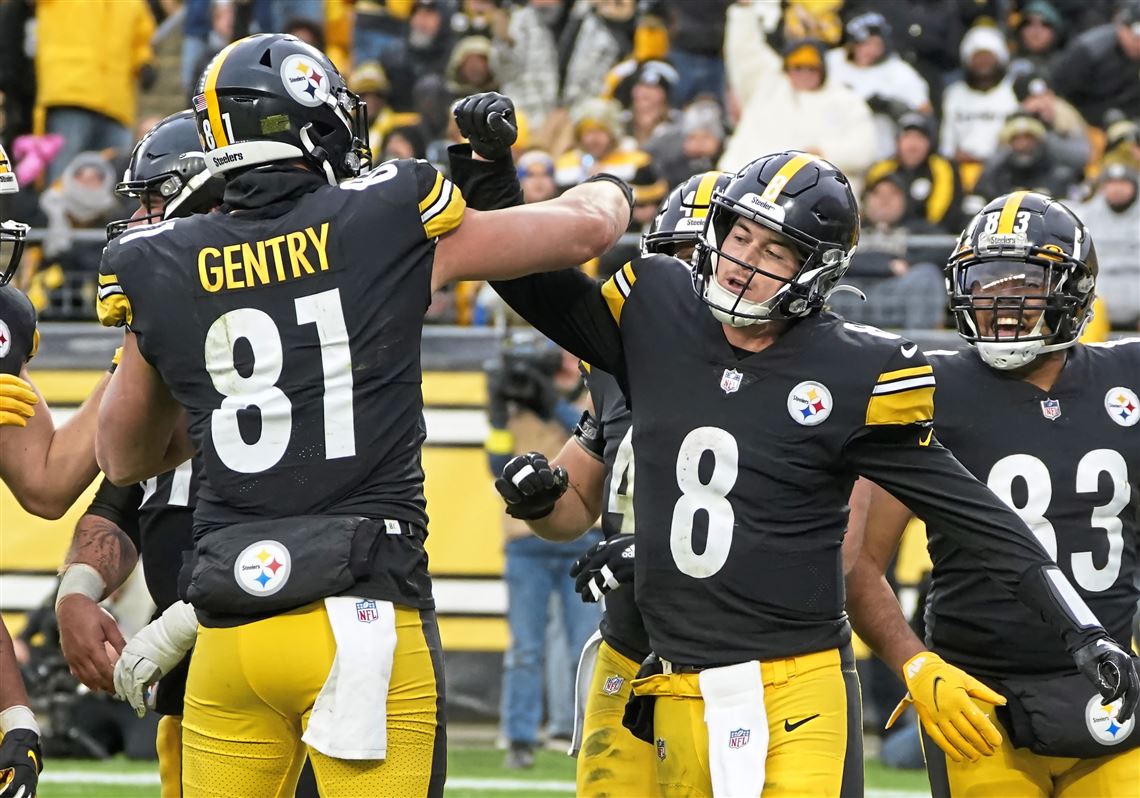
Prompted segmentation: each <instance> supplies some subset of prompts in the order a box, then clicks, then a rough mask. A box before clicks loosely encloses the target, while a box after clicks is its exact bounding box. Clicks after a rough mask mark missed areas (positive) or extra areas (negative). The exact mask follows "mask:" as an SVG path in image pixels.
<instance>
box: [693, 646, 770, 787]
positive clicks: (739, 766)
mask: <svg viewBox="0 0 1140 798" xmlns="http://www.w3.org/2000/svg"><path fill="white" fill-rule="evenodd" d="M699 678H700V687H701V697H702V698H703V699H704V701H705V725H706V726H707V727H708V731H709V772H710V775H711V776H712V788H713V796H714V798H760V794H761V793H762V792H763V791H764V761H765V760H766V759H767V758H768V715H767V713H766V712H765V711H764V681H763V679H762V678H761V676H760V663H759V662H756V661H752V662H742V663H740V664H739V665H729V666H727V667H725V668H709V669H707V670H703V671H701V672H700V674H699Z"/></svg>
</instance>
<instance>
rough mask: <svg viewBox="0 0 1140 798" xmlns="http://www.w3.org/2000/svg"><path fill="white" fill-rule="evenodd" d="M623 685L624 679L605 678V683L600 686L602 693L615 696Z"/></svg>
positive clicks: (615, 677) (618, 677) (616, 677)
mask: <svg viewBox="0 0 1140 798" xmlns="http://www.w3.org/2000/svg"><path fill="white" fill-rule="evenodd" d="M623 684H625V679H623V678H622V677H620V676H607V677H606V683H605V684H603V685H602V692H603V693H605V694H606V695H617V693H618V691H619V690H621V686H622V685H623Z"/></svg>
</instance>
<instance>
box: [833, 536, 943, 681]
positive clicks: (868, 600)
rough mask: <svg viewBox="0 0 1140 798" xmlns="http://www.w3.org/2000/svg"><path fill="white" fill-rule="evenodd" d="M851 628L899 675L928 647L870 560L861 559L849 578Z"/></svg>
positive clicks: (848, 594)
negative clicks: (912, 627)
mask: <svg viewBox="0 0 1140 798" xmlns="http://www.w3.org/2000/svg"><path fill="white" fill-rule="evenodd" d="M847 615H848V617H849V618H850V619H851V627H852V628H853V629H854V630H855V633H856V634H858V635H859V637H861V638H862V639H863V642H864V643H866V644H867V645H868V646H870V647H871V650H872V651H874V652H875V653H876V654H878V655H879V658H880V659H882V660H883V662H885V663H887V665H888V666H889V667H890V668H891V670H893V671H894V672H895V673H899V674H901V673H902V667H903V665H904V664H905V663H906V661H907V660H909V659H910V658H911V657H913V656H914V655H915V654H917V653H918V652H920V651H922V650H923V649H925V648H926V647H925V646H924V645H923V643H922V641H921V640H920V639H919V638H918V635H916V634H915V633H914V631H913V630H912V629H911V628H910V625H909V624H908V623H907V622H906V618H904V617H903V614H902V608H901V607H900V606H899V602H898V599H897V598H896V597H895V594H894V591H893V590H891V586H890V585H889V584H888V583H887V580H886V579H885V578H884V577H883V572H882V569H881V568H880V567H878V565H877V564H875V563H873V562H872V561H871V559H870V558H869V557H865V556H864V557H859V558H858V559H857V560H856V561H855V564H854V566H852V568H851V571H850V572H849V573H848V574H847Z"/></svg>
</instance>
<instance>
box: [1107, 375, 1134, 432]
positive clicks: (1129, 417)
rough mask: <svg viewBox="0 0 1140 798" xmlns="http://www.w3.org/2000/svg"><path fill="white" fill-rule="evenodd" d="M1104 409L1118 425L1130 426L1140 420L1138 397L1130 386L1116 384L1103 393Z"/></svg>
mask: <svg viewBox="0 0 1140 798" xmlns="http://www.w3.org/2000/svg"><path fill="white" fill-rule="evenodd" d="M1104 410H1105V412H1106V413H1108V417H1109V418H1111V419H1112V420H1113V421H1115V422H1116V423H1117V424H1119V425H1120V426H1122V427H1131V426H1133V425H1134V424H1136V422H1138V421H1140V398H1137V397H1136V391H1134V390H1132V389H1131V388H1125V387H1124V386H1121V385H1118V386H1117V387H1115V388H1111V389H1109V391H1108V393H1106V394H1105V395H1104Z"/></svg>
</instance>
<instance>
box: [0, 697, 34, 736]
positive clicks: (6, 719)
mask: <svg viewBox="0 0 1140 798" xmlns="http://www.w3.org/2000/svg"><path fill="white" fill-rule="evenodd" d="M16 729H27V730H28V731H31V732H35V733H36V735H39V734H40V725H39V724H38V723H36V716H35V715H33V714H32V711H31V710H30V709H28V708H27V707H25V706H23V705H21V704H17V705H16V706H14V707H8V708H7V709H5V710H4V711H3V712H0V734H7V733H8V732H11V731H15V730H16Z"/></svg>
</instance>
